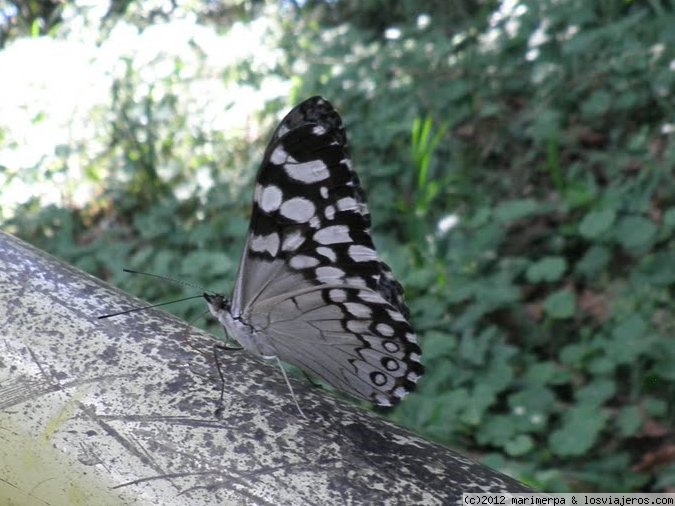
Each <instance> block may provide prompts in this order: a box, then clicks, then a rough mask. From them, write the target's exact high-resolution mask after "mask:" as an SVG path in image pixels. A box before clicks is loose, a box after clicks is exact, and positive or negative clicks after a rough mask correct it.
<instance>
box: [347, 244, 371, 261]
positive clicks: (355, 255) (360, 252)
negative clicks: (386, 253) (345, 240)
mask: <svg viewBox="0 0 675 506" xmlns="http://www.w3.org/2000/svg"><path fill="white" fill-rule="evenodd" d="M347 251H348V252H349V256H350V257H352V260H354V261H355V262H371V261H373V260H377V254H376V253H375V250H374V249H372V248H368V247H366V246H361V245H360V244H352V245H351V246H350V247H349V249H348V250H347Z"/></svg>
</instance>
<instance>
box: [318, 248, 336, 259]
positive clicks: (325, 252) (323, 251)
mask: <svg viewBox="0 0 675 506" xmlns="http://www.w3.org/2000/svg"><path fill="white" fill-rule="evenodd" d="M316 252H317V253H318V254H319V255H321V256H323V257H326V258H327V259H328V260H330V261H331V262H335V261H336V260H337V255H336V254H335V251H333V250H332V249H330V248H326V247H324V246H319V247H318V248H316Z"/></svg>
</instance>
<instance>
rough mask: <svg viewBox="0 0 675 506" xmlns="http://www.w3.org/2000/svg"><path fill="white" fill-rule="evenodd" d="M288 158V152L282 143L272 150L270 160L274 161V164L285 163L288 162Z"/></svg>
mask: <svg viewBox="0 0 675 506" xmlns="http://www.w3.org/2000/svg"><path fill="white" fill-rule="evenodd" d="M284 133H285V132H284ZM286 160H288V153H287V152H286V150H285V149H284V148H283V146H282V145H281V144H280V145H278V146H277V147H276V148H275V149H274V151H272V154H271V155H270V162H272V163H273V164H274V165H283V164H284V163H286Z"/></svg>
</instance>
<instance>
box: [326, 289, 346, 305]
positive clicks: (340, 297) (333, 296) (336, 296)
mask: <svg viewBox="0 0 675 506" xmlns="http://www.w3.org/2000/svg"><path fill="white" fill-rule="evenodd" d="M328 297H329V298H330V300H332V301H333V302H343V301H345V300H346V299H347V293H346V292H345V291H344V290H340V289H339V288H333V289H332V290H330V291H329V292H328Z"/></svg>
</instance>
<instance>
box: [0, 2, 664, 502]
mask: <svg viewBox="0 0 675 506" xmlns="http://www.w3.org/2000/svg"><path fill="white" fill-rule="evenodd" d="M389 4H390V3H389V2H386V1H384V0H368V1H363V2H353V1H330V2H325V1H319V0H312V1H310V0H308V1H307V2H287V3H285V4H283V5H281V4H280V6H279V9H278V10H276V11H272V10H270V9H269V8H268V9H267V10H265V9H263V8H262V7H261V3H258V2H253V3H252V4H251V5H253V6H256V9H255V10H253V11H247V12H246V15H244V13H242V12H238V14H237V15H238V16H239V17H240V18H241V19H245V20H249V21H250V20H255V19H256V18H257V17H259V16H272V17H274V18H275V19H276V20H278V21H279V23H280V24H279V26H280V27H281V30H280V32H279V33H278V34H277V36H278V38H277V42H276V43H277V47H276V49H277V60H276V67H275V68H273V69H265V70H264V71H262V70H260V69H257V68H254V67H252V66H249V65H245V64H242V65H240V66H239V67H237V68H233V69H232V70H231V72H230V73H229V75H227V76H223V79H224V81H226V82H233V81H234V82H238V83H241V84H244V83H245V84H250V85H252V86H256V85H257V84H258V83H260V82H261V80H262V79H263V77H264V74H263V72H265V73H269V72H271V73H274V74H275V75H278V76H280V77H281V78H283V79H288V80H291V81H292V82H293V83H294V88H293V92H292V96H290V97H289V98H288V101H286V102H285V103H280V102H278V101H277V102H274V103H272V104H262V103H261V104H260V111H261V114H262V113H263V112H264V113H270V112H278V111H279V110H281V109H285V108H286V107H288V106H290V105H292V104H293V103H295V102H297V101H299V100H300V99H302V98H305V97H308V96H310V95H313V94H316V93H320V94H322V95H324V96H325V97H327V98H328V99H329V100H331V101H332V102H333V103H334V105H335V106H336V107H337V108H338V110H340V111H341V113H342V114H343V117H344V119H345V122H346V124H347V129H348V133H349V135H350V140H351V145H352V155H353V158H354V160H355V166H356V168H357V170H358V171H359V174H360V175H361V177H362V180H363V181H364V186H365V189H366V191H367V193H368V195H369V203H370V206H371V211H372V215H373V219H374V233H375V239H376V243H377V245H378V248H379V250H380V251H381V253H382V256H383V257H384V258H385V260H386V261H387V262H388V263H389V264H390V265H391V266H392V268H393V270H394V272H395V273H396V274H397V276H398V277H399V279H400V280H401V282H402V284H403V285H404V286H405V287H406V293H407V299H408V301H409V305H410V308H411V310H412V320H413V323H414V325H415V327H416V329H417V330H418V333H419V336H420V340H421V342H422V346H423V350H424V356H423V358H424V363H425V365H426V368H427V375H426V376H425V378H424V380H423V381H422V382H421V383H420V390H419V392H418V393H417V394H415V395H413V396H411V397H410V398H409V399H406V401H405V402H404V403H402V405H401V407H400V408H398V409H397V410H396V411H395V412H393V413H392V414H391V415H390V416H391V418H392V419H394V420H395V421H397V422H398V423H401V424H404V425H406V426H408V427H411V428H412V429H414V430H416V431H417V432H419V433H421V434H424V435H426V436H427V437H430V438H433V439H435V440H437V441H440V442H442V443H444V444H448V445H451V446H453V447H457V448H463V449H464V450H466V451H470V452H471V453H472V454H473V455H477V456H480V457H481V458H482V460H483V461H484V462H485V463H487V464H489V465H491V466H493V467H495V468H498V469H500V470H502V471H504V472H507V473H509V474H511V475H513V476H515V477H517V478H519V479H521V480H523V481H525V482H527V483H528V484H530V485H531V486H533V487H535V488H539V489H544V490H551V491H558V492H563V491H581V490H583V491H613V492H618V491H638V490H642V491H672V490H674V489H675V465H674V462H675V458H674V457H673V455H674V452H673V448H674V447H675V446H674V445H675V442H674V440H675V433H674V432H673V427H674V426H675V424H674V422H675V403H673V399H675V366H674V364H675V333H674V330H675V303H674V300H673V291H674V288H675V250H674V249H673V246H674V244H675V240H674V230H675V177H673V176H674V169H675V141H674V137H673V131H675V125H674V124H673V121H675V100H674V97H673V93H674V90H675V68H674V65H675V64H674V63H673V62H675V30H673V26H675V12H674V11H675V7H674V5H673V3H672V2H670V1H667V0H650V1H640V2H638V1H600V2H587V1H585V0H563V1H555V2H554V1H538V0H529V1H518V2H507V1H504V2H498V1H482V2H481V1H469V0H464V1H459V0H456V1H453V2H438V1H436V2H434V1H425V2H400V3H398V7H397V8H396V9H389V8H388V7H387V6H388V5H389ZM130 5H131V6H133V4H129V5H126V4H125V6H126V8H127V10H126V11H124V13H123V14H120V15H121V16H128V17H134V19H137V18H138V16H137V15H134V14H133V13H129V11H128V9H129V8H130ZM271 5H272V4H268V7H270V6H271ZM284 6H285V7H284ZM450 7H452V8H450ZM202 14H204V13H202ZM205 17H208V16H204V17H201V18H200V19H201V20H202V21H203V19H205ZM179 67H180V66H179V65H177V68H176V70H175V72H173V73H171V74H170V75H168V76H166V77H164V78H163V79H164V82H163V83H161V84H162V88H163V89H164V90H165V91H164V92H162V93H155V92H153V86H154V85H156V84H158V83H143V82H142V81H141V79H140V77H139V72H138V69H136V68H134V67H133V65H129V67H128V71H127V72H126V74H125V75H124V76H123V77H122V78H120V79H119V80H118V82H117V83H116V85H115V87H114V89H113V90H112V92H111V108H110V118H109V131H108V132H109V137H108V139H107V143H108V149H107V151H106V152H105V153H104V154H103V155H101V158H100V159H98V160H92V161H91V164H92V166H91V169H90V171H91V173H92V174H98V176H97V177H99V178H100V180H101V181H100V182H101V186H100V194H99V195H98V196H97V198H96V199H95V200H94V201H92V202H91V204H90V205H88V206H86V207H85V208H76V209H73V208H67V207H48V208H43V207H41V205H40V203H39V202H31V203H29V204H27V205H26V206H24V208H22V209H21V212H20V213H18V214H17V215H16V217H15V218H13V219H12V220H11V221H10V222H8V223H5V224H4V227H5V228H9V229H10V230H12V231H14V232H15V233H17V234H18V235H20V236H21V237H23V238H25V239H27V240H29V241H31V242H32V243H34V244H37V245H39V246H40V247H42V248H44V249H46V250H48V251H50V252H52V253H55V254H57V255H59V256H60V257H62V258H65V259H67V260H68V261H69V262H71V263H73V264H75V265H77V266H79V267H81V268H83V269H85V270H87V271H89V272H92V273H95V274H96V275H98V276H101V277H103V278H104V279H107V280H109V281H111V282H112V283H114V284H118V285H120V286H124V287H125V288H126V289H127V290H129V291H131V292H133V293H136V294H139V295H142V296H143V297H145V298H147V299H148V300H152V301H158V300H160V299H162V300H164V299H166V298H170V297H172V296H173V295H172V294H171V293H169V292H170V291H171V289H170V288H167V287H166V286H164V285H158V284H157V283H148V282H147V281H146V280H144V279H137V278H133V279H130V278H129V277H128V276H127V275H123V274H122V273H121V267H122V266H127V267H132V268H135V269H141V270H147V271H150V272H154V273H159V274H162V273H167V274H171V275H173V276H175V277H178V278H182V279H186V280H189V281H193V282H196V283H201V284H203V285H205V286H208V287H209V288H212V289H221V290H225V288H226V287H228V286H231V285H232V282H233V276H234V273H235V271H236V265H237V262H238V257H239V253H240V251H241V247H242V244H243V237H244V234H245V231H246V228H247V216H248V212H249V205H250V196H251V191H252V190H251V181H252V177H253V174H254V168H255V166H256V164H257V163H258V162H259V159H260V156H261V153H262V150H263V146H264V142H265V138H264V136H261V137H260V138H258V139H257V140H255V142H251V141H247V142H243V141H241V140H240V141H239V142H232V140H231V139H225V138H223V137H219V136H215V137H213V136H210V135H208V134H207V133H206V132H201V133H200V132H191V133H190V135H185V131H184V128H185V123H186V118H187V117H188V115H189V112H188V111H186V110H181V108H180V101H179V100H177V97H178V95H177V94H174V92H173V91H172V84H173V83H176V82H179V81H180V68H179ZM139 90H145V91H144V92H143V93H141V92H140V91H139ZM139 97H140V98H139ZM272 123H273V119H272V118H271V116H270V115H269V114H267V115H266V116H265V125H267V126H270V125H272ZM207 147H208V148H209V149H207ZM83 149H84V148H83ZM103 165H107V166H114V167H115V172H114V173H109V172H108V171H107V170H103V169H102V168H101V167H102V166H103ZM167 168H168V169H167ZM172 168H173V169H172ZM204 168H206V169H208V170H209V174H210V177H212V178H213V179H214V181H216V182H217V183H218V184H215V185H214V186H212V187H211V188H210V189H208V191H206V192H205V193H204V192H202V193H199V192H196V193H195V194H194V195H190V196H188V197H186V198H185V197H184V198H177V197H176V195H175V191H174V190H175V188H177V187H186V188H188V189H189V188H191V186H190V181H191V178H195V177H196V175H197V174H198V172H199V171H200V170H202V169H204ZM160 169H161V170H160ZM242 171H243V172H242ZM241 174H244V176H242V175H241ZM92 177H93V176H92ZM188 193H189V192H188ZM202 309H203V308H202V304H201V303H200V302H199V301H197V302H195V304H193V305H188V306H187V307H184V308H178V309H176V311H177V312H178V313H179V314H181V315H182V316H184V317H186V318H192V317H194V316H196V315H198V314H199V312H200V311H202Z"/></svg>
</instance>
